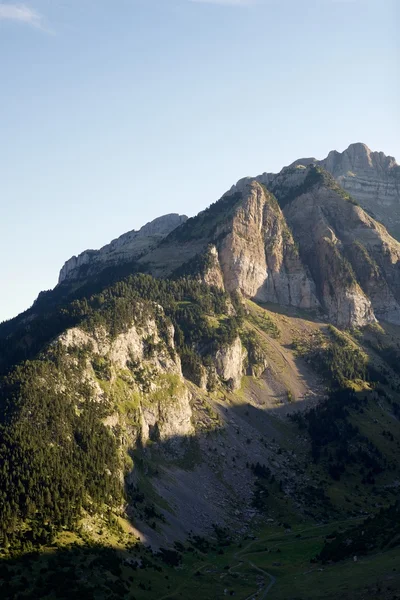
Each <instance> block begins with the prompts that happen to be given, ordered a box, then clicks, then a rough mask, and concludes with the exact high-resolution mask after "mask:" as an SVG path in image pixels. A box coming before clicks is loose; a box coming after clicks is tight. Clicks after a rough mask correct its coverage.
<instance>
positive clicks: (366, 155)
mask: <svg viewBox="0 0 400 600" xmlns="http://www.w3.org/2000/svg"><path fill="white" fill-rule="evenodd" d="M311 163H314V164H317V165H319V166H321V167H322V168H324V169H325V170H326V171H328V172H329V173H330V174H331V175H333V177H334V178H335V180H336V181H337V182H338V184H339V185H340V186H341V187H342V188H343V189H344V190H346V191H347V192H348V193H349V194H351V195H352V196H353V197H354V198H355V199H356V200H357V201H358V202H359V204H360V205H361V206H362V208H363V209H364V210H366V211H367V212H368V213H369V214H370V215H371V216H372V217H374V218H375V219H377V220H378V221H380V222H381V223H383V224H384V225H385V227H386V228H387V230H388V231H389V233H390V234H391V235H393V236H394V237H395V238H396V239H400V166H399V165H398V164H397V162H396V160H395V159H394V158H393V156H386V154H384V153H383V152H372V151H371V150H370V149H369V148H368V146H367V145H366V144H362V143H360V142H358V143H355V144H350V146H349V147H348V148H347V150H344V152H337V151H336V150H332V151H331V152H329V154H328V156H327V157H326V158H324V159H323V160H316V159H314V158H305V159H304V158H303V159H299V160H297V161H295V163H293V165H294V166H295V165H305V166H307V165H309V164H311Z"/></svg>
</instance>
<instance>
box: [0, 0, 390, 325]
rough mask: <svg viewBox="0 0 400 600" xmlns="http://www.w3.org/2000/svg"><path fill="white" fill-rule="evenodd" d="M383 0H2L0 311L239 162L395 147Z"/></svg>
mask: <svg viewBox="0 0 400 600" xmlns="http://www.w3.org/2000/svg"><path fill="white" fill-rule="evenodd" d="M399 28H400V3H399V2H398V0H31V1H30V0H25V2H24V3H19V2H14V1H6V0H0V199H1V218H0V255H1V261H0V281H1V285H2V293H1V295H0V321H1V320H4V319H8V318H11V317H13V316H15V315H17V314H18V313H19V312H21V311H22V310H24V309H26V308H28V307H29V306H30V305H31V304H32V302H33V301H34V299H35V298H36V297H37V295H38V293H39V292H40V291H41V290H46V289H50V288H52V287H54V286H55V285H56V283H57V279H58V273H59V270H60V268H61V267H62V265H63V263H64V262H65V261H66V260H67V259H68V258H70V257H71V256H72V255H74V254H75V255H76V254H78V253H79V252H81V251H83V250H85V249H87V248H99V247H101V246H102V245H104V244H106V243H108V242H109V241H111V240H112V239H114V238H116V237H118V236H119V235H121V234H122V233H125V232H126V231H129V230H131V229H138V228H140V227H141V226H142V225H143V224H145V223H146V222H148V221H150V220H152V219H154V218H155V217H157V216H160V215H162V214H166V213H170V212H177V213H180V214H187V215H189V216H192V215H194V214H196V213H197V212H198V211H200V210H202V209H204V208H205V207H207V206H208V205H209V204H211V203H212V202H214V201H215V200H217V199H218V198H219V197H220V196H221V195H222V194H223V193H224V192H225V191H226V190H228V189H229V188H230V187H231V185H232V184H233V183H235V182H236V181H237V180H238V179H240V178H241V177H243V176H246V175H256V174H259V173H262V172H264V171H278V170H280V169H281V168H282V167H283V166H284V165H287V164H290V163H291V162H292V161H294V160H295V159H296V158H299V157H305V156H315V157H317V158H324V157H325V156H326V155H327V154H328V152H329V151H330V150H332V149H336V150H339V151H343V150H344V149H345V148H347V146H348V145H349V144H350V143H352V142H364V143H366V144H367V145H368V146H369V147H370V148H371V149H372V150H380V151H383V152H385V153H386V154H390V155H392V156H395V157H396V158H397V159H398V160H400V135H399V133H400V126H399V106H400V74H399V73H400V70H399V67H400V64H399V63H400V42H399V40H400V36H398V31H399Z"/></svg>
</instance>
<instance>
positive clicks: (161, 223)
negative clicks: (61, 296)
mask: <svg viewBox="0 0 400 600" xmlns="http://www.w3.org/2000/svg"><path fill="white" fill-rule="evenodd" d="M186 220H187V217H186V215H178V214H169V215H164V216H163V217H158V218H157V219H155V220H154V221H151V222H150V223H147V224H146V225H144V226H143V227H142V228H141V229H139V231H129V232H128V233H125V234H123V235H121V236H120V237H119V238H117V239H116V240H113V241H112V242H111V243H110V244H107V245H106V246H103V248H101V249H100V250H85V252H82V253H81V254H79V256H73V257H72V258H70V259H69V260H67V262H66V263H65V265H64V266H63V268H62V269H61V271H60V276H59V280H58V282H59V283H62V282H63V281H66V280H72V279H78V278H81V277H87V276H90V275H93V274H95V273H97V272H99V271H101V270H102V269H104V268H106V267H110V266H114V265H117V264H121V263H124V262H129V261H132V260H135V259H136V258H138V257H139V256H141V255H142V254H143V253H145V252H148V251H149V250H150V249H151V248H152V247H154V246H156V245H157V244H158V243H159V242H160V241H161V240H162V239H163V238H165V237H166V236H167V235H168V234H169V233H171V231H173V230H174V229H176V227H179V225H181V224H182V223H184V222H185V221H186Z"/></svg>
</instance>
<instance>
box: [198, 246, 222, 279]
mask: <svg viewBox="0 0 400 600" xmlns="http://www.w3.org/2000/svg"><path fill="white" fill-rule="evenodd" d="M208 256H209V266H208V268H207V269H206V271H205V273H204V275H203V277H202V280H203V281H204V283H206V284H207V285H212V286H214V287H216V288H218V289H220V290H224V289H225V284H224V276H223V273H222V270H221V265H220V263H219V258H218V250H217V248H216V247H215V246H211V247H210V249H209V251H208Z"/></svg>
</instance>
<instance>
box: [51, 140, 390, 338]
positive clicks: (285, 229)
mask: <svg viewBox="0 0 400 600" xmlns="http://www.w3.org/2000/svg"><path fill="white" fill-rule="evenodd" d="M398 178H399V167H398V165H397V163H396V161H395V160H394V158H391V157H387V156H385V155H384V154H383V153H382V152H371V150H369V148H368V147H367V146H366V145H365V144H359V143H357V144H352V145H351V146H349V148H348V149H347V150H346V151H345V152H343V153H341V154H340V153H338V152H336V151H333V152H330V153H329V155H328V157H327V158H326V159H324V160H322V161H318V160H316V159H314V158H307V159H299V160H297V161H295V162H294V163H293V164H292V165H290V166H289V167H285V168H284V169H282V171H281V172H280V173H278V174H276V175H274V174H268V173H264V174H263V175H260V176H258V177H254V178H251V177H250V178H249V177H248V178H244V179H241V180H240V181H239V182H238V183H237V184H236V185H235V186H233V187H232V188H231V190H230V191H229V192H227V193H226V194H225V195H224V196H223V197H222V198H221V199H220V200H219V201H218V202H216V203H214V204H212V205H211V206H210V207H209V208H208V209H206V210H204V211H202V212H201V213H199V214H198V215H197V216H195V217H193V218H190V219H187V217H185V216H179V215H167V216H164V217H161V218H160V219H156V221H153V222H152V223H150V224H147V225H145V226H144V227H143V228H142V229H141V230H140V231H139V232H135V231H134V232H130V233H127V234H125V235H123V236H121V237H120V238H118V239H117V240H114V241H113V242H111V244H109V245H107V246H105V247H104V248H102V249H101V250H99V251H97V252H95V251H87V252H84V253H83V254H81V255H80V256H79V257H78V258H76V257H73V258H72V259H70V260H69V261H67V263H66V264H65V265H64V267H63V269H62V270H61V273H60V283H64V284H65V283H67V284H68V282H69V281H70V280H71V279H74V280H78V281H79V280H81V282H83V281H85V280H86V279H87V277H88V276H91V275H94V274H96V273H99V272H101V271H102V270H104V269H105V268H106V267H110V266H111V267H116V266H120V265H123V264H127V263H132V262H134V263H135V271H136V272H137V271H141V272H146V273H150V274H152V275H153V276H156V277H161V278H165V277H170V276H171V275H174V274H175V273H181V274H182V273H190V274H192V273H193V269H195V268H198V265H199V260H200V262H202V263H203V266H204V264H205V262H206V263H207V265H208V268H207V269H206V270H204V269H203V272H202V277H203V280H204V281H206V282H214V283H216V284H217V285H218V287H220V288H221V289H224V290H226V291H228V292H239V293H240V294H242V295H243V296H244V297H247V298H253V299H256V300H259V301H262V302H273V303H276V304H281V305H283V306H293V307H297V308H306V309H314V310H318V311H320V312H322V313H324V314H325V315H326V318H327V319H328V320H329V321H330V322H332V323H334V324H335V325H338V326H340V327H354V326H357V327H358V326H363V325H366V324H368V323H374V322H375V321H376V320H377V319H384V320H387V321H390V322H392V323H399V322H400V269H399V265H400V244H399V242H398V241H396V240H395V239H394V238H393V237H391V235H390V234H389V233H388V231H387V230H386V229H385V227H384V225H383V224H381V223H380V222H378V221H377V220H376V219H375V218H374V217H373V213H374V214H379V215H380V216H381V218H382V221H383V222H385V221H386V222H388V223H389V222H390V224H391V225H392V226H393V227H394V228H396V227H397V225H396V223H397V221H396V219H397V216H396V214H397V213H396V211H399V212H398V215H399V225H400V198H399V195H398V190H399V187H398V182H399V181H400V180H399V179H398ZM350 192H351V193H350ZM385 215H386V217H385V218H383V217H384V216H385ZM210 252H211V254H210ZM206 256H208V258H207V259H205V258H204V257H206ZM194 265H197V267H194Z"/></svg>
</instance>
